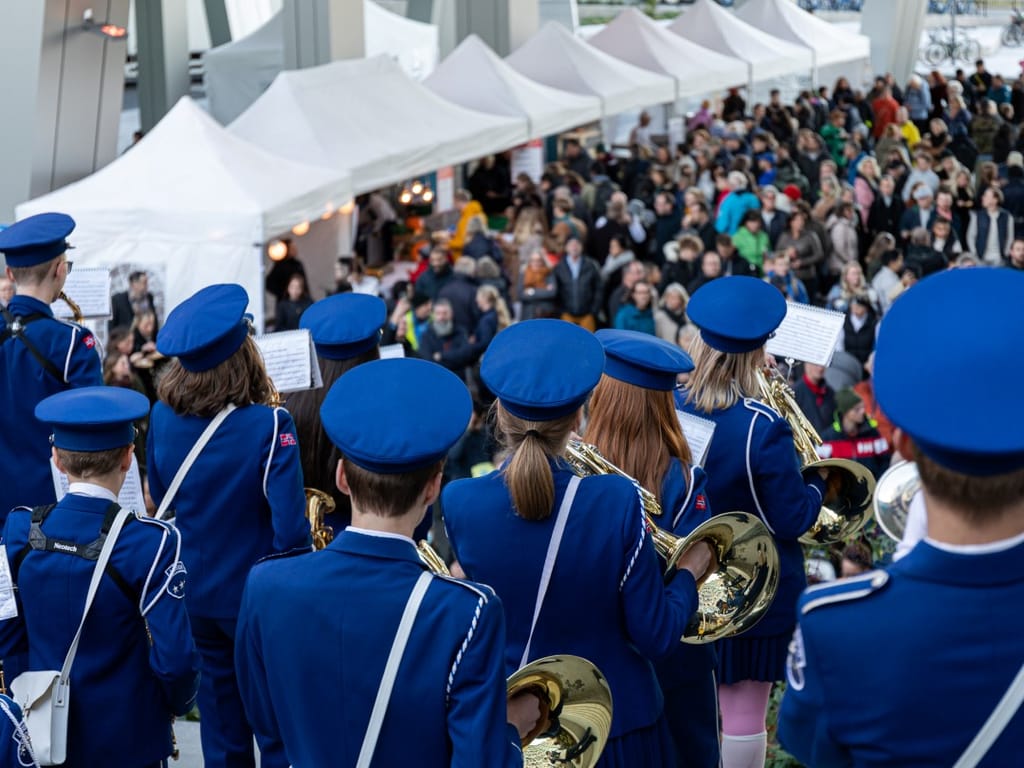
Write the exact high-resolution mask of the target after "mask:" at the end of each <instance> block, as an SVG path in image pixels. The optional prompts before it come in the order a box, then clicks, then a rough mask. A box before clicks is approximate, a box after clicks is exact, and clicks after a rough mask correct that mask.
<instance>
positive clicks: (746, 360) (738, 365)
mask: <svg viewBox="0 0 1024 768" xmlns="http://www.w3.org/2000/svg"><path fill="white" fill-rule="evenodd" d="M690 357H691V358H693V363H694V366H695V368H694V370H693V372H692V373H691V374H690V379H689V381H688V382H687V393H686V402H688V403H692V404H693V405H694V406H695V407H696V408H697V410H699V411H703V412H704V413H711V412H712V411H716V410H723V409H725V408H730V407H732V406H733V405H735V404H736V403H738V402H739V401H740V400H741V399H743V398H744V397H753V398H757V397H758V396H759V387H758V385H757V370H758V369H759V368H760V367H761V366H762V365H763V364H764V348H763V347H758V348H757V349H755V350H753V351H751V352H722V351H720V350H717V349H713V348H712V347H710V346H708V344H707V342H706V341H704V339H703V337H702V336H700V334H698V335H697V336H695V337H694V338H693V341H692V342H691V344H690Z"/></svg>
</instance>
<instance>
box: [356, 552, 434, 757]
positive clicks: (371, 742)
mask: <svg viewBox="0 0 1024 768" xmlns="http://www.w3.org/2000/svg"><path fill="white" fill-rule="evenodd" d="M432 578H433V576H432V575H431V573H430V572H429V571H424V572H423V573H421V574H420V577H419V578H418V579H417V580H416V584H415V585H414V586H413V588H412V594H410V595H409V600H408V602H406V604H405V612H404V613H402V620H401V622H399V624H398V632H397V633H396V634H395V639H394V641H393V642H392V643H391V653H389V654H388V661H387V664H385V665H384V676H383V677H382V678H381V680H380V687H379V688H378V689H377V698H376V699H374V702H373V709H372V710H371V711H370V724H369V725H368V726H367V727H366V734H365V735H364V736H363V746H362V747H361V748H360V750H359V759H358V760H357V761H356V768H370V762H371V761H372V760H373V753H374V751H375V750H376V749H377V737H378V736H380V728H381V726H382V725H383V724H384V715H385V713H386V712H387V709H388V701H390V700H391V689H392V688H394V687H395V678H396V677H397V676H398V667H399V665H401V663H402V655H403V654H404V653H405V646H406V643H408V642H409V635H410V634H411V633H412V625H413V623H414V622H415V621H416V614H417V613H418V612H419V610H420V603H422V602H423V596H424V595H425V594H426V593H427V587H428V586H430V580H431V579H432Z"/></svg>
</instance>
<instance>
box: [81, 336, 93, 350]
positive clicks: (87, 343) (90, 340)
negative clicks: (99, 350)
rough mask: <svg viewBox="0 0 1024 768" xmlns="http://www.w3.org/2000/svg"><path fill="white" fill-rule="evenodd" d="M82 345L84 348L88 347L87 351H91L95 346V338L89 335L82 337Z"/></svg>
mask: <svg viewBox="0 0 1024 768" xmlns="http://www.w3.org/2000/svg"><path fill="white" fill-rule="evenodd" d="M82 343H83V344H85V346H86V347H88V348H89V349H92V348H93V347H95V346H96V337H95V336H93V335H92V334H91V333H87V334H86V335H85V336H83V337H82Z"/></svg>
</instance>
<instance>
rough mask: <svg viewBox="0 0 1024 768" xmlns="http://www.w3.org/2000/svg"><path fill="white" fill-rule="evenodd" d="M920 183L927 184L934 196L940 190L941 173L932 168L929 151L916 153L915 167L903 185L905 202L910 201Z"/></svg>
mask: <svg viewBox="0 0 1024 768" xmlns="http://www.w3.org/2000/svg"><path fill="white" fill-rule="evenodd" d="M918 184H925V185H926V186H927V187H928V191H929V192H931V194H932V197H935V193H936V192H938V191H939V184H940V180H939V175H938V174H937V173H935V171H933V170H932V158H931V155H929V154H928V153H927V152H915V153H914V168H913V170H912V171H911V172H910V175H909V176H907V181H906V183H905V184H904V185H903V202H904V203H906V202H909V201H910V195H911V194H912V193H913V192H914V189H915V187H916V186H917V185H918Z"/></svg>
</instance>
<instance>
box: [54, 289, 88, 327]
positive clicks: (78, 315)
mask: <svg viewBox="0 0 1024 768" xmlns="http://www.w3.org/2000/svg"><path fill="white" fill-rule="evenodd" d="M57 298H58V299H60V300H61V301H63V302H64V303H65V304H67V305H68V308H69V309H70V310H71V317H72V319H73V320H74V321H75V322H76V323H80V322H82V320H84V319H85V318H84V317H83V316H82V308H81V307H80V306H78V304H76V303H75V302H74V301H72V300H71V297H70V296H68V295H67V294H66V293H64V291H61V292H60V293H58V294H57Z"/></svg>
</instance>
